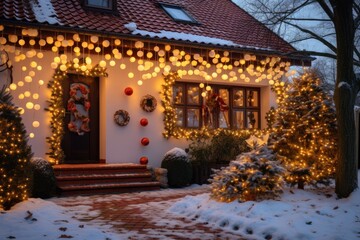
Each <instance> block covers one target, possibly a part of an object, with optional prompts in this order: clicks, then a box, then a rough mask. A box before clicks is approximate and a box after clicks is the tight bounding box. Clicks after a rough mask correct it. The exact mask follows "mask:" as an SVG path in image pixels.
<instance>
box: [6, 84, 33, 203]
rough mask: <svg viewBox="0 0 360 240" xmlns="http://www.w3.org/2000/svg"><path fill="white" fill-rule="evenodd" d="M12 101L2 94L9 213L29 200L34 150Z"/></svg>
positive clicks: (8, 96)
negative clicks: (31, 159) (17, 204)
mask: <svg viewBox="0 0 360 240" xmlns="http://www.w3.org/2000/svg"><path fill="white" fill-rule="evenodd" d="M11 100H12V97H11V96H10V94H9V93H6V91H5V88H3V89H2V90H0V176H1V177H0V207H3V208H4V209H5V210H7V209H10V208H11V207H12V206H13V205H15V204H16V203H18V202H21V201H23V200H26V199H27V198H28V196H29V188H30V177H31V170H30V164H29V162H30V158H31V156H32V153H31V148H30V146H29V145H28V143H27V135H26V131H25V126H24V124H23V123H22V119H21V117H20V113H19V110H18V108H17V107H15V106H14V105H13V103H12V102H11Z"/></svg>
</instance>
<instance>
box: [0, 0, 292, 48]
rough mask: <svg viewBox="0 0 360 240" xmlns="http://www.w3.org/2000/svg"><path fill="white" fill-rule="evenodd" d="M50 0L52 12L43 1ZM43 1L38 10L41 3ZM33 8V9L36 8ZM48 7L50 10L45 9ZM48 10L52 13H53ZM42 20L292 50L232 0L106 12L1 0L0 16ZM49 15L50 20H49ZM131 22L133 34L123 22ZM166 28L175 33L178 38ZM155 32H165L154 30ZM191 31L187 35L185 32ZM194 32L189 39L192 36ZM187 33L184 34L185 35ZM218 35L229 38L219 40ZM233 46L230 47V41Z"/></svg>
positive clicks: (61, 3) (139, 4) (57, 0)
mask: <svg viewBox="0 0 360 240" xmlns="http://www.w3.org/2000/svg"><path fill="white" fill-rule="evenodd" d="M49 1H51V4H52V8H53V10H52V11H53V12H51V11H50V10H49V9H50V7H49V6H45V7H44V5H45V3H46V2H49ZM158 3H168V4H174V5H178V6H181V7H183V8H184V9H185V10H186V11H187V12H189V13H190V14H191V16H192V17H194V18H195V19H196V20H197V21H198V22H199V23H200V24H188V23H181V22H175V21H174V20H173V19H171V17H169V16H168V15H167V14H166V13H165V12H164V11H163V10H162V8H161V7H160V6H159V4H158ZM41 6H43V7H44V8H43V10H42V11H40V10H39V7H41ZM34 9H35V10H34ZM49 12H50V13H49ZM51 14H52V15H51ZM1 19H3V20H7V21H22V22H30V23H41V24H47V25H51V26H54V27H56V26H57V25H61V26H62V27H65V28H66V27H71V28H72V29H73V30H76V29H81V30H83V31H96V32H99V33H102V34H109V35H111V34H122V35H131V36H134V34H135V35H142V37H150V36H152V37H153V38H154V37H157V38H163V39H165V40H172V39H171V38H176V39H177V40H182V41H190V42H195V43H204V40H203V38H201V37H199V38H197V39H196V38H195V39H194V35H197V36H204V37H208V38H207V41H205V43H206V44H211V40H214V42H213V43H214V44H218V45H225V46H226V45H227V46H230V47H236V48H250V49H262V50H269V51H274V52H278V53H290V52H294V51H295V49H294V48H293V47H292V46H291V45H290V44H289V43H287V42H286V41H284V40H283V39H281V38H280V37H279V36H277V35H276V34H274V33H273V32H272V31H270V30H269V29H268V28H266V27H265V26H264V25H263V24H261V23H260V22H258V21H257V20H256V19H254V18H253V17H252V16H250V15H249V14H248V13H246V12H245V11H244V10H242V9H241V8H240V7H238V6H236V5H235V4H234V3H233V2H231V1H230V0H117V9H116V10H115V11H114V14H112V13H104V12H101V11H94V10H89V9H84V8H83V7H82V5H81V0H66V1H65V0H0V20H1ZM47 19H51V21H50V20H47ZM130 22H135V23H136V25H137V30H142V31H136V32H134V33H132V32H131V31H130V30H128V29H127V28H126V27H124V25H125V24H127V23H130ZM169 32H178V33H183V34H182V35H181V34H180V35H179V37H176V36H175V37H174V34H168V33H169ZM155 33H163V34H160V35H156V34H155ZM189 36H190V37H189ZM191 36H192V38H191ZM187 38H188V39H187ZM217 39H222V40H226V41H228V43H221V42H220V43H219V42H218V41H216V40H217ZM231 45H232V46H231Z"/></svg>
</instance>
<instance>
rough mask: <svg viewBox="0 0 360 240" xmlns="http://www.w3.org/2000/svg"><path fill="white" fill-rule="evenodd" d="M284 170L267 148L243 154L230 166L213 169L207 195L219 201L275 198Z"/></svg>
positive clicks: (278, 191) (278, 192)
mask: <svg viewBox="0 0 360 240" xmlns="http://www.w3.org/2000/svg"><path fill="white" fill-rule="evenodd" d="M283 172H284V169H283V168H282V167H281V166H280V164H279V163H278V162H277V161H276V158H275V155H274V154H273V152H272V151H271V150H269V149H268V147H267V146H266V145H265V146H262V147H257V148H256V149H254V150H252V151H251V152H248V153H243V154H241V155H239V156H238V157H237V159H236V160H235V161H232V162H230V166H228V167H225V168H222V169H221V170H215V174H214V175H213V179H211V180H210V181H211V197H212V198H214V199H215V200H217V201H221V202H231V201H234V200H238V201H240V202H244V201H250V200H263V199H273V198H276V197H277V196H278V195H279V194H280V193H281V192H282V183H283V178H282V174H283Z"/></svg>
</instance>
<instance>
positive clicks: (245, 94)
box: [171, 81, 261, 130]
mask: <svg viewBox="0 0 360 240" xmlns="http://www.w3.org/2000/svg"><path fill="white" fill-rule="evenodd" d="M209 85H210V86H211V88H212V90H213V93H215V94H219V91H220V89H226V90H227V91H228V97H229V99H228V101H229V104H228V107H229V109H228V110H227V113H228V119H227V120H228V123H229V127H227V128H223V129H229V130H244V129H261V101H260V100H261V88H260V87H248V86H236V85H222V84H216V83H215V84H209ZM179 86H182V89H183V94H184V95H183V96H182V99H183V102H182V103H181V104H179V103H175V101H174V89H175V87H179ZM188 86H197V87H198V88H199V104H198V105H193V104H188V92H187V89H188ZM238 90H242V91H243V105H242V106H236V105H235V104H234V93H235V91H238ZM249 91H255V92H257V97H255V98H256V101H257V103H258V104H257V106H249V104H248V101H247V97H248V94H249V93H248V92H249ZM205 101H206V100H205V99H204V98H203V97H201V88H200V87H199V83H196V82H184V81H176V82H175V83H174V84H173V86H172V96H171V103H172V106H173V108H174V110H175V111H176V109H177V108H181V109H183V119H182V123H183V124H182V126H179V125H176V126H177V127H179V128H184V129H201V128H203V127H206V126H204V125H205V124H204V120H205V119H203V106H204V104H205ZM188 109H199V115H200V116H199V127H188V123H187V113H188ZM236 111H239V112H243V119H242V125H243V126H244V127H243V128H236V126H235V123H234V119H235V112H236ZM251 112H255V113H257V114H258V116H257V119H256V120H257V123H256V126H257V127H255V128H249V127H250V126H249V123H248V122H249V119H248V114H249V113H251ZM213 120H214V122H215V125H214V126H213V127H212V128H213V129H217V128H221V127H220V123H219V121H220V117H219V113H213Z"/></svg>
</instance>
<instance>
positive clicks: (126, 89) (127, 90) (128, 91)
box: [124, 87, 134, 96]
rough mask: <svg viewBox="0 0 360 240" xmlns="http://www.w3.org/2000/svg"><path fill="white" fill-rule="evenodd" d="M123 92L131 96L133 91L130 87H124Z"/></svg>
mask: <svg viewBox="0 0 360 240" xmlns="http://www.w3.org/2000/svg"><path fill="white" fill-rule="evenodd" d="M124 92H125V94H126V95H127V96H131V95H132V94H133V92H134V91H133V89H132V88H131V87H127V88H125V90H124Z"/></svg>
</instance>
